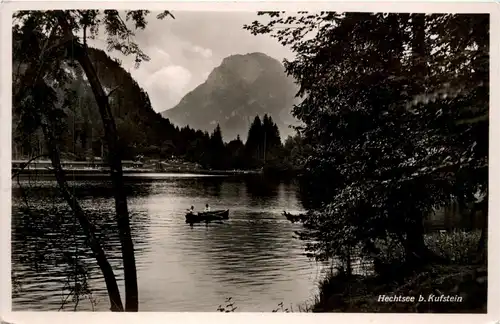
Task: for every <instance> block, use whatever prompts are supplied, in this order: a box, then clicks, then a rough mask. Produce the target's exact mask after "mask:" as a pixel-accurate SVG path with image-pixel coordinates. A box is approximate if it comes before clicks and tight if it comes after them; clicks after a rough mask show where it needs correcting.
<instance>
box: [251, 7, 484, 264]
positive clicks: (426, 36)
mask: <svg viewBox="0 0 500 324" xmlns="http://www.w3.org/2000/svg"><path fill="white" fill-rule="evenodd" d="M266 14H267V15H268V16H269V17H270V21H269V22H268V23H266V24H262V23H260V22H259V21H255V22H253V23H252V24H251V25H247V26H245V28H246V29H248V30H250V31H251V32H252V33H253V34H270V35H271V36H272V37H274V38H276V39H277V40H278V41H279V42H280V43H281V44H283V45H286V46H290V47H291V49H292V50H293V51H294V53H295V54H296V57H295V59H294V60H292V61H285V67H286V70H287V72H288V73H289V74H290V75H292V76H293V77H294V78H295V79H296V80H297V82H298V83H299V85H300V91H299V93H298V95H300V96H304V97H305V99H304V101H303V102H302V103H301V104H299V105H297V106H295V107H294V109H293V114H294V115H295V116H296V117H297V118H298V119H300V120H301V121H302V122H303V123H304V125H305V126H304V127H303V128H301V129H300V133H301V135H302V136H303V137H304V138H305V140H306V141H307V142H309V143H312V144H313V145H312V151H311V153H310V155H309V157H308V158H307V161H306V163H305V169H306V174H307V178H308V180H309V181H308V184H309V187H311V188H317V190H315V191H314V193H315V195H314V198H315V199H314V205H313V207H311V209H310V216H311V217H310V218H309V220H308V221H307V224H306V225H307V226H308V227H309V228H310V229H311V231H310V232H309V233H308V234H309V235H312V237H314V238H315V239H316V243H314V244H311V245H310V246H309V249H311V250H312V251H314V252H317V253H318V256H319V257H325V258H327V257H331V256H334V255H340V254H342V253H343V252H345V251H344V250H345V247H346V246H347V247H355V246H358V245H359V244H362V245H363V246H365V247H369V246H372V245H371V244H370V242H371V241H373V240H374V239H376V238H384V237H387V235H395V236H397V237H399V238H400V239H401V240H402V241H404V243H405V245H406V247H407V250H406V252H407V257H408V258H411V257H413V256H418V257H421V258H422V257H425V256H427V254H428V253H427V251H426V250H425V246H423V240H422V234H423V233H422V228H421V223H422V219H423V218H424V217H425V216H426V215H428V214H429V213H430V212H432V211H433V209H435V208H438V207H440V206H443V205H446V204H448V203H449V200H450V199H451V198H452V197H454V198H456V199H458V200H459V201H461V202H462V204H463V205H465V204H467V203H468V202H472V201H473V200H474V193H476V191H477V190H481V191H485V190H486V189H487V157H488V154H487V152H488V151H487V148H488V103H489V98H488V87H489V82H488V70H489V66H488V64H489V63H488V59H489V57H488V52H489V17H488V16H487V15H462V14H456V15H455V14H453V15H452V14H446V15H424V14H412V15H410V14H378V13H335V12H321V13H316V14H312V13H299V14H298V15H293V16H287V15H286V14H284V13H281V12H267V13H264V12H262V13H259V15H266ZM311 232H312V233H311Z"/></svg>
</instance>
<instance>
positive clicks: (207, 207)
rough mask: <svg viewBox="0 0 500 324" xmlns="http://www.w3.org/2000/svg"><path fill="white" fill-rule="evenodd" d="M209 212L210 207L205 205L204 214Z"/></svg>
mask: <svg viewBox="0 0 500 324" xmlns="http://www.w3.org/2000/svg"><path fill="white" fill-rule="evenodd" d="M209 211H210V206H208V204H206V205H205V213H207V212H209Z"/></svg>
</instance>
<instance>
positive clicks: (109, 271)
mask: <svg viewBox="0 0 500 324" xmlns="http://www.w3.org/2000/svg"><path fill="white" fill-rule="evenodd" d="M56 28H57V26H54V28H53V30H52V32H51V36H50V37H49V39H48V40H47V44H48V43H50V41H52V36H53V35H54V34H55V30H56ZM47 44H46V45H47ZM46 47H47V46H44V48H43V49H42V52H41V54H40V57H39V60H38V62H41V64H37V63H32V64H29V67H28V69H27V70H26V71H25V73H24V75H23V78H22V81H21V82H20V84H21V85H22V87H19V88H18V89H16V91H15V92H14V100H16V101H19V100H23V97H24V96H25V95H26V92H25V91H27V89H29V88H33V87H34V86H35V85H36V84H38V82H40V80H39V78H40V76H41V75H42V74H43V73H42V71H43V68H44V67H43V61H44V60H43V57H44V56H45V55H50V54H51V53H50V51H47V53H45V48H46ZM53 47H55V46H53ZM53 47H52V48H53ZM40 126H41V128H42V133H43V136H44V138H45V142H46V145H47V150H48V155H49V157H50V159H51V162H52V166H53V168H54V175H55V176H56V180H57V184H58V186H59V188H60V190H61V192H62V194H63V197H64V199H65V200H66V202H67V203H68V205H69V206H70V208H71V209H72V210H73V212H74V213H75V216H76V217H77V219H78V221H79V223H80V225H81V226H82V229H83V231H84V233H85V236H86V238H87V242H88V244H89V246H90V249H91V251H92V253H93V254H94V257H95V258H96V261H97V264H98V266H99V268H100V269H101V272H102V275H103V277H104V281H105V283H106V289H107V291H108V296H109V300H110V304H111V307H110V309H111V311H123V304H122V300H121V297H120V290H119V289H118V284H117V281H116V277H115V274H114V272H113V268H112V267H111V265H110V263H109V261H108V259H107V257H106V254H105V253H104V250H103V249H102V247H101V245H100V243H99V240H98V238H97V237H96V235H95V233H96V230H95V228H94V226H93V224H92V223H91V222H90V220H89V219H88V217H87V215H86V214H85V212H84V211H83V209H82V208H81V206H80V204H79V203H78V201H77V200H76V198H75V197H74V196H73V195H71V193H70V190H69V187H68V185H67V183H66V177H65V174H64V171H63V169H62V166H61V159H60V151H59V147H58V145H57V143H56V141H55V139H54V136H53V133H52V130H51V129H50V127H49V126H48V125H46V124H43V123H42V124H41V125H40ZM21 148H22V146H21Z"/></svg>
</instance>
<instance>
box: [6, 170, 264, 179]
mask: <svg viewBox="0 0 500 324" xmlns="http://www.w3.org/2000/svg"><path fill="white" fill-rule="evenodd" d="M19 170H20V169H19V168H12V169H11V174H12V175H15V174H16V173H17V172H19ZM64 172H66V175H68V176H73V175H77V176H99V177H106V176H109V170H108V169H65V170H64ZM134 174H144V175H148V174H150V175H152V174H158V175H166V174H195V175H214V176H215V175H258V174H263V173H262V171H260V170H205V169H170V170H169V169H167V170H163V171H157V170H150V169H124V170H123V176H124V177H128V176H131V175H134ZM30 175H35V176H54V173H53V171H52V170H50V169H45V168H44V169H24V170H22V171H21V172H20V173H19V176H20V177H23V176H30Z"/></svg>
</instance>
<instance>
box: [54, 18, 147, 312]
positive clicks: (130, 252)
mask: <svg viewBox="0 0 500 324" xmlns="http://www.w3.org/2000/svg"><path fill="white" fill-rule="evenodd" d="M59 24H60V25H61V27H62V29H63V32H64V35H65V37H67V38H69V39H71V40H72V41H71V42H70V46H71V50H72V53H73V54H74V55H75V57H74V58H75V59H76V60H77V61H78V63H79V64H80V65H81V67H82V68H83V71H84V72H85V75H86V77H87V79H88V81H89V83H90V86H91V88H92V91H93V93H94V96H95V99H96V102H97V105H98V107H99V113H100V114H101V118H102V122H103V126H104V133H105V139H106V142H107V146H108V163H109V167H110V174H111V180H112V183H113V192H114V196H115V208H116V221H117V223H118V230H119V234H120V242H121V248H122V258H123V269H124V277H125V311H128V312H136V311H138V310H139V292H138V287H137V271H136V265H135V255H134V245H133V242H132V235H131V231H130V223H129V212H128V207H127V197H126V195H125V190H124V183H123V170H122V161H121V154H120V153H121V152H120V151H119V147H118V136H117V131H116V125H115V121H114V119H113V117H112V115H111V107H110V105H109V101H108V96H107V95H106V93H105V92H104V89H103V88H102V85H101V82H100V81H99V78H98V76H97V73H96V71H95V68H94V66H93V64H92V62H91V61H90V58H89V56H88V53H87V51H86V49H85V48H83V47H82V46H81V44H79V43H77V42H76V40H75V38H74V35H73V32H72V30H71V27H70V26H69V24H68V22H67V21H66V17H64V15H60V16H59Z"/></svg>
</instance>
